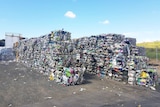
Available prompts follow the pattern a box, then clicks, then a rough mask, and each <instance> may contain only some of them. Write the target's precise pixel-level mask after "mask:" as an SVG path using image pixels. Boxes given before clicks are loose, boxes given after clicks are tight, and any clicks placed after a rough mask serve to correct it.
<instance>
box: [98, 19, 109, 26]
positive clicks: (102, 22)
mask: <svg viewBox="0 0 160 107" xmlns="http://www.w3.org/2000/svg"><path fill="white" fill-rule="evenodd" d="M100 23H101V24H104V25H107V24H109V23H110V22H109V20H105V21H101V22H100Z"/></svg>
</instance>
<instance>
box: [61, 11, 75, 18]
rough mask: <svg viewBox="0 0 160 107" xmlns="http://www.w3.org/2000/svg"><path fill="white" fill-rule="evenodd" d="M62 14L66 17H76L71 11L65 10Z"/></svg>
mask: <svg viewBox="0 0 160 107" xmlns="http://www.w3.org/2000/svg"><path fill="white" fill-rule="evenodd" d="M64 16H66V17H68V18H76V14H74V13H73V12H72V11H67V12H66V13H65V14H64Z"/></svg>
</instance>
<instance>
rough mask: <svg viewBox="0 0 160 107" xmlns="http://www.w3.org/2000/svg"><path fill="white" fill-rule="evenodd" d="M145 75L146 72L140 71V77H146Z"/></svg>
mask: <svg viewBox="0 0 160 107" xmlns="http://www.w3.org/2000/svg"><path fill="white" fill-rule="evenodd" d="M147 76H148V75H147V73H146V72H144V71H142V72H141V74H140V77H141V78H147Z"/></svg>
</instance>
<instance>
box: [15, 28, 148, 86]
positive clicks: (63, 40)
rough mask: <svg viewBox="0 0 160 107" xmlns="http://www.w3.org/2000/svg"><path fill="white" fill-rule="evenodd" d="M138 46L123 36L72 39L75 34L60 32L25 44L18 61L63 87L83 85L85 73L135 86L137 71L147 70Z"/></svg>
mask: <svg viewBox="0 0 160 107" xmlns="http://www.w3.org/2000/svg"><path fill="white" fill-rule="evenodd" d="M135 42H136V39H134V38H133V39H132V38H125V36H124V35H121V34H102V35H92V36H90V37H82V38H79V39H71V33H69V32H67V31H63V30H59V31H54V32H51V33H50V34H47V35H44V36H41V37H39V38H31V39H26V40H21V41H20V42H19V45H17V47H15V50H16V54H17V55H16V56H17V61H20V62H23V63H25V65H27V66H29V67H33V68H36V69H38V70H39V71H40V72H42V73H44V74H47V75H49V78H50V80H55V81H56V82H58V83H60V84H65V85H72V84H80V83H82V82H83V74H84V72H89V73H93V74H97V75H98V76H100V77H105V76H110V77H111V78H114V79H116V80H122V81H123V80H126V81H128V83H129V84H134V83H135V80H136V76H135V75H136V71H137V70H140V69H143V68H145V67H146V66H147V60H146V58H145V57H144V56H139V50H138V48H137V47H136V46H135Z"/></svg>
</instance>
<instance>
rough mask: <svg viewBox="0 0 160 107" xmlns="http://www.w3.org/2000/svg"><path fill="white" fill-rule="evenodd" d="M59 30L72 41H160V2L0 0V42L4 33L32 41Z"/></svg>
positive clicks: (157, 0)
mask: <svg viewBox="0 0 160 107" xmlns="http://www.w3.org/2000/svg"><path fill="white" fill-rule="evenodd" d="M62 28H64V30H67V31H69V32H71V33H72V38H78V37H83V36H91V35H97V34H102V33H118V34H124V35H125V36H126V37H133V38H137V42H143V41H155V40H160V0H0V39H3V38H5V32H13V33H20V34H22V35H23V36H24V37H27V38H31V37H39V36H41V35H44V34H48V33H50V31H53V30H59V29H62Z"/></svg>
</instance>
